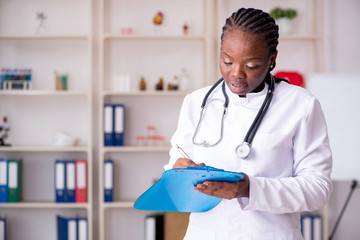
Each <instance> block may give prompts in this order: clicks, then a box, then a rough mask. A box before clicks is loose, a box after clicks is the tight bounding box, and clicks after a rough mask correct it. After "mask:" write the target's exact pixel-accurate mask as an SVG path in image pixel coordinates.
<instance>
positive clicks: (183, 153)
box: [175, 144, 192, 161]
mask: <svg viewBox="0 0 360 240" xmlns="http://www.w3.org/2000/svg"><path fill="white" fill-rule="evenodd" d="M175 145H176V148H177V150H178V151H179V152H180V153H181V155H183V157H185V158H187V159H190V160H191V161H192V159H191V158H190V157H189V155H187V154H186V152H185V151H184V150H183V149H182V148H181V147H180V146H179V145H177V144H175Z"/></svg>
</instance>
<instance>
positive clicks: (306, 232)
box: [301, 213, 323, 240]
mask: <svg viewBox="0 0 360 240" xmlns="http://www.w3.org/2000/svg"><path fill="white" fill-rule="evenodd" d="M301 233H302V235H303V238H304V240H321V239H323V228H322V216H321V215H319V214H315V213H303V214H301Z"/></svg>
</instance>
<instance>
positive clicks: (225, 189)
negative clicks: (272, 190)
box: [194, 173, 250, 199]
mask: <svg viewBox="0 0 360 240" xmlns="http://www.w3.org/2000/svg"><path fill="white" fill-rule="evenodd" d="M242 174H244V173H242ZM194 189H195V190H196V191H198V192H201V193H204V194H207V195H209V196H214V197H218V198H225V199H232V198H239V197H249V193H250V181H249V177H248V176H247V175H246V174H244V178H243V179H242V180H240V181H238V182H236V183H230V182H213V181H206V182H203V183H199V184H198V185H196V186H195V188H194Z"/></svg>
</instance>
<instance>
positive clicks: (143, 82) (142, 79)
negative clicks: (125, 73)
mask: <svg viewBox="0 0 360 240" xmlns="http://www.w3.org/2000/svg"><path fill="white" fill-rule="evenodd" d="M140 90H141V91H145V90H146V82H145V78H144V77H141V79H140Z"/></svg>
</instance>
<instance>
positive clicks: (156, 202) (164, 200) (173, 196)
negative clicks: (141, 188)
mask: <svg viewBox="0 0 360 240" xmlns="http://www.w3.org/2000/svg"><path fill="white" fill-rule="evenodd" d="M243 178H244V175H243V174H241V173H237V172H228V171H224V170H222V169H218V168H213V167H210V166H199V167H187V168H181V169H180V168H179V169H171V170H168V171H165V172H164V173H163V175H162V177H161V179H160V180H159V181H158V182H157V183H155V184H154V185H153V186H152V187H150V188H149V189H148V190H147V191H146V192H144V193H143V194H142V195H141V196H140V197H139V198H138V199H137V200H136V201H135V203H134V208H136V209H139V210H149V211H165V212H206V211H208V210H210V209H212V208H214V207H215V206H216V205H218V204H219V203H220V202H221V200H222V199H221V198H217V197H213V196H209V195H206V194H203V193H200V192H198V191H195V190H194V187H195V186H196V185H197V184H198V183H202V182H205V181H220V182H238V181H240V180H242V179H243Z"/></svg>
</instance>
